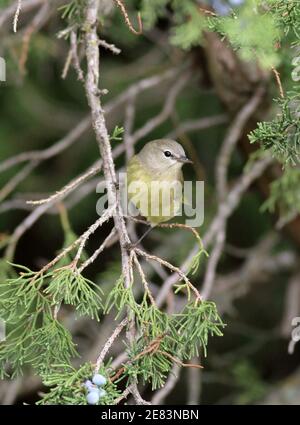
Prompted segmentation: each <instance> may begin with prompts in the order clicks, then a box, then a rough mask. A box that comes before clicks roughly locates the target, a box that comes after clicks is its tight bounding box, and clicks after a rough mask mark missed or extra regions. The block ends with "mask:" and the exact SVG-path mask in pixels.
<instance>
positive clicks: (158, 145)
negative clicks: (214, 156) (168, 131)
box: [138, 139, 192, 171]
mask: <svg viewBox="0 0 300 425" xmlns="http://www.w3.org/2000/svg"><path fill="white" fill-rule="evenodd" d="M138 157H139V159H140V160H141V161H142V162H143V163H144V164H145V165H146V166H147V167H149V168H150V169H155V170H158V171H164V170H167V169H169V168H170V167H172V168H181V167H182V165H183V164H186V163H192V161H191V160H190V159H188V158H187V157H186V154H185V152H184V149H183V147H182V146H181V145H180V144H179V143H177V142H176V141H175V140H170V139H158V140H153V141H152V142H148V143H147V144H146V145H145V146H144V147H143V149H142V150H141V151H140V153H139V154H138Z"/></svg>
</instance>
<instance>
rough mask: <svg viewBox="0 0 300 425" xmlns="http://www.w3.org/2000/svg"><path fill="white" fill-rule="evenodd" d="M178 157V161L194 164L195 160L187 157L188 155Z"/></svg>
mask: <svg viewBox="0 0 300 425" xmlns="http://www.w3.org/2000/svg"><path fill="white" fill-rule="evenodd" d="M176 159H177V161H178V162H182V163H183V164H193V161H192V160H190V159H189V158H187V157H186V156H179V157H178V158H176Z"/></svg>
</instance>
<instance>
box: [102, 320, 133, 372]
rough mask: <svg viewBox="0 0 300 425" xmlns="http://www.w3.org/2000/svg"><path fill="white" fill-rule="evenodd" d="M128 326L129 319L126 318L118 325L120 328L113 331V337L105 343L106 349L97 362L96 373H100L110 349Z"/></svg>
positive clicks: (103, 349)
mask: <svg viewBox="0 0 300 425" xmlns="http://www.w3.org/2000/svg"><path fill="white" fill-rule="evenodd" d="M127 324H128V319H127V318H125V319H123V320H122V322H121V323H119V324H118V326H117V327H116V329H115V330H114V331H113V333H112V334H111V336H110V337H109V338H108V340H107V342H106V343H105V345H104V347H103V348H102V350H101V353H100V354H99V356H98V358H97V361H96V366H95V373H98V372H99V369H100V367H101V365H102V363H103V361H104V358H105V356H106V354H107V353H108V351H109V349H110V347H111V346H112V345H113V343H114V341H115V339H116V338H117V337H118V336H119V335H120V333H121V332H122V330H123V329H124V328H125V326H127Z"/></svg>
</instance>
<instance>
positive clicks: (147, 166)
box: [127, 139, 192, 227]
mask: <svg viewBox="0 0 300 425" xmlns="http://www.w3.org/2000/svg"><path fill="white" fill-rule="evenodd" d="M191 162H192V161H190V160H189V159H188V158H187V157H186V155H185V152H184V149H183V147H182V146H181V145H180V144H179V143H177V142H176V141H174V140H169V139H159V140H153V141H152V142H148V143H147V144H146V145H145V146H144V147H143V149H142V150H141V151H140V152H139V153H138V154H137V155H134V156H133V157H132V158H131V159H130V161H129V163H128V166H127V195H128V200H129V202H131V203H132V204H133V205H134V206H135V208H136V209H137V210H138V211H139V213H140V215H142V216H143V217H145V218H146V219H147V221H148V222H149V223H150V224H151V225H152V227H153V226H155V225H157V224H159V223H161V222H164V221H167V220H170V219H171V218H172V217H174V216H175V215H176V213H177V212H178V210H179V208H180V206H181V205H182V202H183V195H182V188H183V181H184V180H183V174H182V166H183V164H186V163H191Z"/></svg>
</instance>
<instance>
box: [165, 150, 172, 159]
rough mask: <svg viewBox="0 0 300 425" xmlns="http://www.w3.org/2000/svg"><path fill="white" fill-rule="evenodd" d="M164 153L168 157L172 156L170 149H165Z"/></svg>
mask: <svg viewBox="0 0 300 425" xmlns="http://www.w3.org/2000/svg"><path fill="white" fill-rule="evenodd" d="M164 154H165V156H166V157H167V158H170V156H172V154H171V152H170V151H164Z"/></svg>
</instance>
